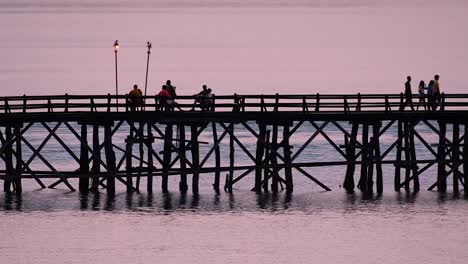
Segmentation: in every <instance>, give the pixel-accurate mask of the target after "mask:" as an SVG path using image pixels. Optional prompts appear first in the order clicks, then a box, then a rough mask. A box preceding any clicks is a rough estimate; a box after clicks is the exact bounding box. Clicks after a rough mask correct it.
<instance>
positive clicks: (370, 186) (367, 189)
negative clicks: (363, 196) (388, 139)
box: [365, 137, 375, 194]
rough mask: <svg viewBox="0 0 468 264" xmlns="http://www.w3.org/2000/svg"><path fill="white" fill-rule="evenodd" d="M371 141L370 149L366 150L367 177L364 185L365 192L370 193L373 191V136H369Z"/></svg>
mask: <svg viewBox="0 0 468 264" xmlns="http://www.w3.org/2000/svg"><path fill="white" fill-rule="evenodd" d="M370 142H371V145H370V147H371V149H370V151H369V152H368V159H367V161H368V162H367V178H366V183H365V184H366V186H365V193H367V194H371V193H373V192H374V151H373V146H374V144H375V142H374V138H373V137H371V138H370Z"/></svg>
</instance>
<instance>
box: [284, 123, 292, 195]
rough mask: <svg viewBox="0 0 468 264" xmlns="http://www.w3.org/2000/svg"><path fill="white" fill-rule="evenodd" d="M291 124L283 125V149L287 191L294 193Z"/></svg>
mask: <svg viewBox="0 0 468 264" xmlns="http://www.w3.org/2000/svg"><path fill="white" fill-rule="evenodd" d="M290 136H291V135H290V134H289V126H288V125H285V126H283V150H284V163H285V167H284V175H285V178H286V192H287V193H292V192H293V190H294V185H293V176H292V168H291V146H290V145H289V137H290Z"/></svg>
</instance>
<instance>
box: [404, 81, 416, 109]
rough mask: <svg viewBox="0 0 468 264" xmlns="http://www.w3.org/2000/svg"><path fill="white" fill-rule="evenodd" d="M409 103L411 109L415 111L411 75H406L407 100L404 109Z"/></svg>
mask: <svg viewBox="0 0 468 264" xmlns="http://www.w3.org/2000/svg"><path fill="white" fill-rule="evenodd" d="M407 105H409V106H410V107H411V110H412V111H414V106H413V93H412V92H411V76H408V77H406V83H405V102H404V104H403V106H402V109H401V110H402V111H403V110H405V107H406V106H407Z"/></svg>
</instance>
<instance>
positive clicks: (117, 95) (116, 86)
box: [114, 40, 120, 112]
mask: <svg viewBox="0 0 468 264" xmlns="http://www.w3.org/2000/svg"><path fill="white" fill-rule="evenodd" d="M119 48H120V46H119V41H118V40H116V41H114V55H115V96H116V102H117V112H118V111H119V82H118V75H117V53H118V52H119Z"/></svg>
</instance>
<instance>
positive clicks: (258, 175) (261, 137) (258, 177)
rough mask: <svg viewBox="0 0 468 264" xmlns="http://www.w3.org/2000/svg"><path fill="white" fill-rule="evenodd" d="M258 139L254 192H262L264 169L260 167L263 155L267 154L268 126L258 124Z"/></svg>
mask: <svg viewBox="0 0 468 264" xmlns="http://www.w3.org/2000/svg"><path fill="white" fill-rule="evenodd" d="M258 129H259V133H258V139H257V149H256V152H255V166H257V167H256V168H255V187H254V191H256V192H260V191H261V189H262V168H261V167H258V166H261V165H262V164H263V154H264V152H265V147H266V146H265V134H266V125H265V124H258Z"/></svg>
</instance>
